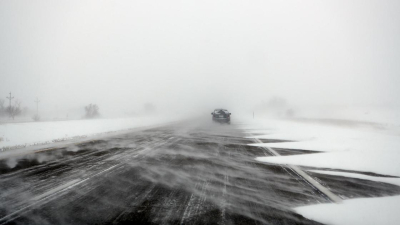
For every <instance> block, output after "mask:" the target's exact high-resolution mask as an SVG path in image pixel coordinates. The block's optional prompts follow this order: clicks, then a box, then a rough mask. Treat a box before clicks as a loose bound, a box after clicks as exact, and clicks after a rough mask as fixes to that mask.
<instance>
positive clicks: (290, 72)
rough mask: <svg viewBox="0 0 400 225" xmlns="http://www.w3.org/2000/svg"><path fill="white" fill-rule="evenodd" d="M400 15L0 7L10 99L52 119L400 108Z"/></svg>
mask: <svg viewBox="0 0 400 225" xmlns="http://www.w3.org/2000/svg"><path fill="white" fill-rule="evenodd" d="M399 12H400V1H361V0H360V1H237V0H234V1H232V0H230V1H228V0H226V1H219V0H213V1H204V0H202V1H81V0H80V1H51V0H49V1H31V0H26V1H22V0H21V1H11V0H10V1H0V32H1V33H0V91H1V93H0V94H1V96H3V95H4V97H2V98H5V96H6V95H7V93H8V92H9V91H12V92H13V94H14V95H15V96H16V98H18V99H20V100H21V101H22V104H23V105H25V106H28V107H30V108H33V107H34V102H33V101H34V99H35V98H36V97H39V98H40V99H41V100H42V104H43V106H42V107H44V108H46V107H47V108H48V109H50V108H52V107H55V106H57V107H60V108H62V109H66V108H74V107H76V108H79V107H81V106H83V105H85V104H88V103H97V104H99V105H100V108H101V109H102V108H103V109H104V108H106V107H110V106H116V107H117V108H121V107H122V109H123V110H135V108H140V109H142V107H143V104H144V103H146V102H152V103H154V104H155V105H156V106H157V107H158V108H168V107H175V108H189V107H194V108H199V107H200V106H201V107H205V108H206V110H208V108H207V107H210V108H213V107H217V106H223V107H224V106H225V107H229V106H231V107H240V106H248V107H251V106H253V105H254V104H257V103H259V102H261V101H262V100H266V99H268V98H269V97H271V96H282V97H284V98H287V100H288V101H289V102H291V103H292V104H346V105H353V104H389V105H395V104H396V105H397V104H399V103H400V102H399V100H398V97H399V96H400V91H399V84H400V16H399V14H400V13H399ZM208 111H211V109H210V110H208Z"/></svg>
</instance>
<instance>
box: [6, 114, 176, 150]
mask: <svg viewBox="0 0 400 225" xmlns="http://www.w3.org/2000/svg"><path fill="white" fill-rule="evenodd" d="M173 121H174V120H173V119H171V118H161V117H157V118H153V117H141V118H118V119H95V120H73V121H49V122H37V123H11V124H1V125H0V138H1V141H0V151H5V150H10V149H16V148H23V147H27V146H32V145H38V144H48V143H54V142H62V141H67V140H74V139H81V138H85V137H87V136H91V135H97V134H104V133H109V132H115V131H120V130H127V129H131V128H137V127H143V126H153V125H157V124H162V123H168V122H173Z"/></svg>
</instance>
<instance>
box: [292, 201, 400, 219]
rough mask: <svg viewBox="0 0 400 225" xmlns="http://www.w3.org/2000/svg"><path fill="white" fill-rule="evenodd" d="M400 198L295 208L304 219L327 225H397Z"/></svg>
mask: <svg viewBox="0 0 400 225" xmlns="http://www.w3.org/2000/svg"><path fill="white" fill-rule="evenodd" d="M399 202H400V196H395V197H383V198H360V199H351V200H344V201H343V202H342V203H341V204H320V205H311V206H303V207H298V208H295V211H296V212H297V213H299V214H301V215H303V216H304V217H306V218H308V219H311V220H315V221H318V222H321V223H325V224H340V225H355V224H363V225H376V224H385V225H397V224H399V221H400V213H398V207H399Z"/></svg>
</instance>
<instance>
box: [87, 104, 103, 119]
mask: <svg viewBox="0 0 400 225" xmlns="http://www.w3.org/2000/svg"><path fill="white" fill-rule="evenodd" d="M85 111H86V114H85V117H86V118H95V117H97V116H99V115H100V114H99V107H98V106H97V105H96V104H89V105H87V106H85Z"/></svg>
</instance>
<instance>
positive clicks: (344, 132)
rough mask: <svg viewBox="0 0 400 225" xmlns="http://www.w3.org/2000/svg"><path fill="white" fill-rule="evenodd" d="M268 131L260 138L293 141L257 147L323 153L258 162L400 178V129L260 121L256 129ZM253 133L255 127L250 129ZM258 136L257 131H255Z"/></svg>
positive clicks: (262, 159) (269, 158)
mask: <svg viewBox="0 0 400 225" xmlns="http://www.w3.org/2000/svg"><path fill="white" fill-rule="evenodd" d="M253 127H254V128H255V130H258V134H260V127H265V128H264V129H268V128H269V129H268V130H267V131H266V133H267V134H266V135H258V136H256V137H257V138H268V139H280V140H291V141H292V142H281V143H263V144H253V145H254V146H268V147H272V148H288V149H294V150H295V149H299V150H301V149H302V150H314V151H321V152H322V153H318V154H306V155H293V156H281V157H259V158H257V160H260V161H264V162H269V163H278V164H294V165H300V166H310V167H322V168H333V169H342V170H354V171H363V172H372V173H377V174H383V175H391V176H400V163H398V162H399V160H400V130H399V128H396V127H392V128H390V129H389V128H388V129H376V128H373V127H371V126H363V125H362V124H360V125H359V126H333V125H326V124H316V123H303V122H293V121H260V123H259V124H257V127H256V126H253ZM249 129H250V130H249V132H250V133H251V128H250V127H249ZM254 133H256V132H254Z"/></svg>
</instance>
